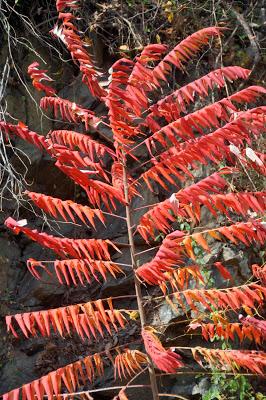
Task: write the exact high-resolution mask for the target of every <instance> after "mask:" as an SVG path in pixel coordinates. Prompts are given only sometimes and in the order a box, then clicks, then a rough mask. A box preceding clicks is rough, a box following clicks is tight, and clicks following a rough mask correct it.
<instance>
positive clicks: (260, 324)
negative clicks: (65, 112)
mask: <svg viewBox="0 0 266 400" xmlns="http://www.w3.org/2000/svg"><path fill="white" fill-rule="evenodd" d="M239 320H240V321H241V323H242V324H243V325H244V326H245V327H253V328H255V329H256V330H257V331H259V333H260V335H261V336H262V338H263V339H266V321H263V320H260V319H256V318H254V317H251V316H250V315H248V316H247V317H246V318H244V317H243V316H242V315H239Z"/></svg>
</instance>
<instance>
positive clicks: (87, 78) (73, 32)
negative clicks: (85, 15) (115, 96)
mask: <svg viewBox="0 0 266 400" xmlns="http://www.w3.org/2000/svg"><path fill="white" fill-rule="evenodd" d="M73 3H74V4H73ZM65 5H67V6H68V7H69V6H70V7H72V8H73V5H74V8H76V3H75V2H70V1H68V2H67V3H66V2H64V3H63V4H62V3H61V4H60V7H62V6H65ZM58 19H59V20H60V19H61V20H62V25H61V26H60V27H58V25H56V26H55V27H54V29H53V30H52V31H51V33H52V35H53V36H56V37H58V38H59V39H61V40H62V41H63V43H64V44H65V46H66V48H67V49H68V51H69V52H70V54H71V57H72V59H73V61H77V62H78V63H79V68H80V71H81V72H82V74H83V76H82V82H84V83H85V84H86V85H87V86H88V88H89V90H90V91H91V93H92V95H93V96H96V97H99V98H101V97H103V96H105V94H106V92H105V90H104V89H103V88H102V87H101V86H100V84H99V80H98V78H99V73H98V72H97V71H96V70H95V68H94V65H93V61H92V58H91V57H90V55H89V54H88V52H87V51H86V50H85V44H84V42H83V41H82V40H81V38H80V36H79V32H78V29H77V28H76V26H75V25H74V24H73V22H72V21H73V20H75V16H74V15H72V14H71V13H62V12H61V13H60V14H59V16H58Z"/></svg>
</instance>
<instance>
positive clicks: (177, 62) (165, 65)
mask: <svg viewBox="0 0 266 400" xmlns="http://www.w3.org/2000/svg"><path fill="white" fill-rule="evenodd" d="M222 30H223V28H218V27H209V28H204V29H201V30H199V31H197V32H195V33H193V34H192V35H190V36H188V37H187V38H186V39H184V40H182V42H180V43H179V44H178V45H177V46H176V47H175V48H174V49H173V50H172V51H170V53H168V54H167V55H166V56H165V57H164V59H163V60H162V61H161V62H160V63H159V64H158V65H157V66H156V67H155V68H154V69H153V71H152V78H153V83H154V85H156V86H159V85H160V84H159V81H160V80H164V81H167V79H166V77H167V75H169V73H170V72H171V71H172V68H171V64H172V65H173V66H175V67H176V68H178V69H182V70H183V69H184V66H183V65H184V63H185V62H188V61H189V60H190V59H191V58H192V56H195V55H196V54H197V52H198V51H199V50H200V49H201V48H202V47H203V46H204V45H206V44H207V43H208V41H209V39H210V38H211V37H215V36H220V35H221V31H222Z"/></svg>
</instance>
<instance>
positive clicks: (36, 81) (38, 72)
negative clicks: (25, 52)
mask: <svg viewBox="0 0 266 400" xmlns="http://www.w3.org/2000/svg"><path fill="white" fill-rule="evenodd" d="M39 65H40V64H39V63H38V62H36V61H35V62H33V63H32V64H30V65H29V66H28V74H29V76H30V77H31V79H32V85H33V86H34V87H35V89H37V90H39V91H41V90H43V91H44V92H45V94H46V96H53V95H54V94H55V93H56V91H55V89H53V88H51V87H50V86H47V85H44V84H43V83H42V82H41V81H48V82H51V81H53V79H51V78H50V77H49V76H48V75H47V74H46V72H47V69H39Z"/></svg>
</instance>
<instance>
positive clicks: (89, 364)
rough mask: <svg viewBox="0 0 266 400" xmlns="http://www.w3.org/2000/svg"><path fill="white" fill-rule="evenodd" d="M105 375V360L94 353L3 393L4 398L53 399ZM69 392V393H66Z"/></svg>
mask: <svg viewBox="0 0 266 400" xmlns="http://www.w3.org/2000/svg"><path fill="white" fill-rule="evenodd" d="M102 375H103V360H102V358H101V356H100V355H99V354H97V353H96V354H94V355H92V356H88V357H85V358H83V359H82V360H79V361H76V362H74V363H72V364H69V365H66V366H65V367H62V368H59V369H57V370H56V371H54V372H50V373H49V374H48V375H45V376H43V377H42V378H40V379H36V380H35V381H33V382H30V383H28V384H26V385H24V386H22V387H20V388H17V389H14V390H12V391H10V392H8V393H5V394H4V395H3V400H19V398H20V397H21V396H22V398H25V399H26V398H27V399H28V400H34V399H35V398H37V400H44V399H45V398H47V397H48V398H49V399H52V398H53V396H55V397H57V396H58V394H60V393H62V392H63V391H65V390H67V392H68V393H72V392H73V391H74V388H75V387H76V388H77V387H82V386H83V385H84V384H85V383H86V382H90V383H91V382H92V381H93V380H95V379H96V378H97V377H98V376H102ZM66 394H67V393H66Z"/></svg>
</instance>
